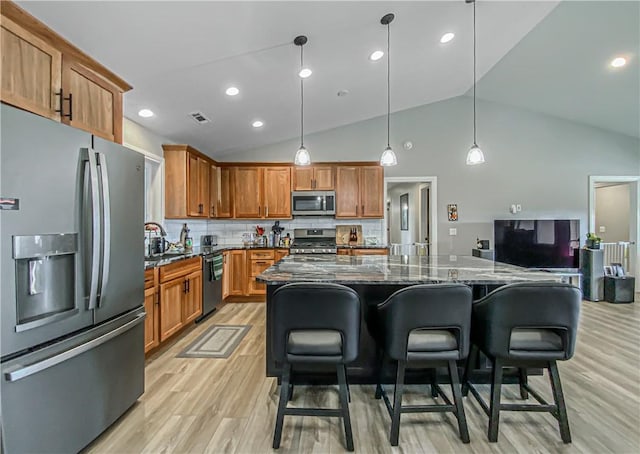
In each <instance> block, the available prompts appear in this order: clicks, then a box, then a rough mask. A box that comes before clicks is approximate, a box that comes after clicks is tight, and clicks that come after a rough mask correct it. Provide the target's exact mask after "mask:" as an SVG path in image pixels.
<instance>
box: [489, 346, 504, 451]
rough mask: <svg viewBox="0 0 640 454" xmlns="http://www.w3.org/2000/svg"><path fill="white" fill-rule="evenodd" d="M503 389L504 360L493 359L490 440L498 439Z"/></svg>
mask: <svg viewBox="0 0 640 454" xmlns="http://www.w3.org/2000/svg"><path fill="white" fill-rule="evenodd" d="M501 391H502V361H500V360H499V359H498V358H494V360H493V369H492V371H491V407H490V411H489V441H490V442H496V441H498V424H499V423H500V392H501Z"/></svg>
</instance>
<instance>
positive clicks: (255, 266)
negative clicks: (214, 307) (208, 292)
mask: <svg viewBox="0 0 640 454" xmlns="http://www.w3.org/2000/svg"><path fill="white" fill-rule="evenodd" d="M287 255H289V250H288V249H269V248H264V249H248V250H245V249H234V250H230V251H225V252H224V264H223V275H222V297H223V298H224V299H227V298H228V299H227V301H260V300H262V301H264V296H265V295H266V294H267V286H266V285H265V284H263V283H262V282H258V281H256V277H257V276H258V275H259V274H261V273H262V272H263V271H264V270H266V269H267V268H269V267H270V266H272V265H273V264H274V263H276V262H278V261H280V260H282V258H283V257H286V256H287ZM252 298H254V299H252Z"/></svg>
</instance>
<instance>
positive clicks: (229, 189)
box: [216, 167, 233, 218]
mask: <svg viewBox="0 0 640 454" xmlns="http://www.w3.org/2000/svg"><path fill="white" fill-rule="evenodd" d="M232 174H233V172H232V169H231V168H230V167H219V168H218V204H217V207H216V217H217V218H230V217H232V216H233V197H232V196H233V184H232Z"/></svg>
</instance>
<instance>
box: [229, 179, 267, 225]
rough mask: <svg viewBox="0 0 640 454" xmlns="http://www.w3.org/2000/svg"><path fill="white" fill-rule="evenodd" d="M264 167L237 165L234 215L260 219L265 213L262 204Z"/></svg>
mask: <svg viewBox="0 0 640 454" xmlns="http://www.w3.org/2000/svg"><path fill="white" fill-rule="evenodd" d="M262 176H263V172H262V168H260V167H235V168H234V172H233V179H234V190H233V195H234V203H233V207H234V217H235V218H246V219H258V218H261V217H262V216H263V215H264V211H263V206H262Z"/></svg>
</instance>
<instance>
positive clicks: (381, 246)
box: [336, 244, 389, 249]
mask: <svg viewBox="0 0 640 454" xmlns="http://www.w3.org/2000/svg"><path fill="white" fill-rule="evenodd" d="M336 247H337V248H338V249H389V246H387V245H386V244H355V245H351V244H339V245H337V246H336Z"/></svg>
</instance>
